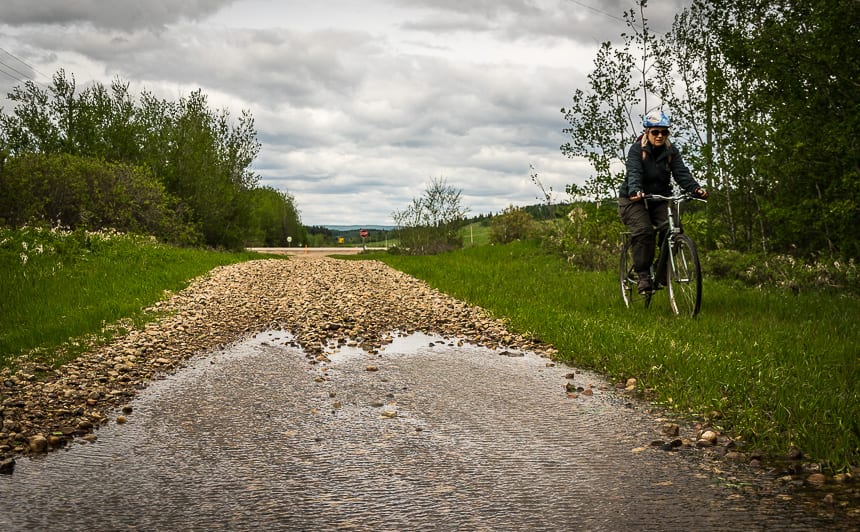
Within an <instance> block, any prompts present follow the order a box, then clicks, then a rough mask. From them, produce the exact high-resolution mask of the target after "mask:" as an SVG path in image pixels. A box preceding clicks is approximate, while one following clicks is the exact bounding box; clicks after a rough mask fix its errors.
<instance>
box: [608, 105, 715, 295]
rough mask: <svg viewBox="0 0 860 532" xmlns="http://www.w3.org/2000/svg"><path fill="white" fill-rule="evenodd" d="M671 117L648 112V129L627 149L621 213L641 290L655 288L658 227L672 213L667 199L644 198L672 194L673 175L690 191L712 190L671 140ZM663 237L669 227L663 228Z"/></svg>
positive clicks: (705, 194)
mask: <svg viewBox="0 0 860 532" xmlns="http://www.w3.org/2000/svg"><path fill="white" fill-rule="evenodd" d="M671 125H672V124H671V120H670V119H669V117H668V116H666V114H665V113H663V112H662V111H652V112H650V113H648V115H647V116H645V120H644V122H643V126H644V127H645V131H644V132H643V133H642V135H641V136H640V137H639V138H638V139H637V140H636V142H634V143H633V145H632V146H630V150H629V151H628V152H627V177H626V179H625V180H624V183H623V184H622V185H621V188H620V189H619V190H618V213H619V214H620V215H621V221H622V222H624V224H625V225H626V226H627V228H628V229H629V230H630V239H631V246H632V254H633V268H634V269H635V270H636V274H637V275H638V277H639V278H638V283H637V289H638V291H639V293H640V294H643V293H647V292H650V291H652V290H653V288H654V285H653V282H652V279H651V263H652V262H653V261H654V251H655V249H656V246H657V240H656V234H657V230H656V229H655V228H663V227H664V226H665V225H666V223H667V220H666V217H667V216H668V214H667V210H666V207H665V205H664V202H662V201H651V200H649V201H648V202H645V201H642V200H643V198H644V197H645V195H646V194H659V195H661V196H671V195H672V183H671V181H670V178H674V180H675V182H676V183H678V185H679V186H680V187H681V189H683V190H684V191H686V192H689V193H691V194H695V195H696V196H698V197H700V198H707V197H708V192H707V191H706V190H705V189H703V188H702V187H701V186H700V185H699V183H698V182H697V181H696V180H695V179H693V176H692V174H690V170H689V169H688V168H687V166H686V165H685V164H684V161H683V160H682V159H681V153H680V152H679V151H678V148H676V147H675V146H674V145H672V143H671V142H669V128H670V127H671ZM660 231H661V232H660V239H661V241H662V238H663V236H664V235H665V232H664V231H665V229H660Z"/></svg>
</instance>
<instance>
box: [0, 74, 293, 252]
mask: <svg viewBox="0 0 860 532" xmlns="http://www.w3.org/2000/svg"><path fill="white" fill-rule="evenodd" d="M8 98H9V99H10V100H11V101H13V102H15V107H14V109H13V111H12V113H11V114H7V113H5V112H4V113H0V188H2V189H3V190H4V192H5V194H9V197H8V198H5V194H4V198H5V200H7V202H9V203H16V202H21V201H23V198H24V197H27V196H26V195H27V194H33V193H35V191H38V190H40V187H43V186H44V185H45V183H46V182H54V183H65V184H66V185H67V187H72V188H76V190H83V189H85V188H86V187H88V186H92V185H93V183H95V182H100V183H104V182H106V180H107V178H106V177H105V175H106V174H105V173H106V172H107V173H108V174H111V175H112V176H113V177H112V179H113V180H114V181H115V182H116V183H117V187H119V188H117V189H116V190H119V189H123V188H125V189H132V188H133V189H135V190H137V189H138V188H139V187H140V184H141V183H142V182H143V181H144V180H146V179H149V180H150V181H151V182H152V183H151V185H152V186H155V185H157V187H156V188H158V187H160V189H159V190H161V195H159V196H158V197H156V196H153V195H150V196H147V198H146V200H145V202H146V203H136V204H130V205H129V207H128V208H129V209H131V210H135V211H137V212H138V214H137V215H135V216H137V217H138V218H139V217H141V216H145V215H146V213H151V212H153V211H152V203H153V202H159V207H158V209H157V210H158V212H160V213H162V214H163V215H165V216H166V214H165V213H167V212H172V213H174V214H173V215H172V216H173V217H174V218H175V219H173V220H172V221H171V222H170V223H169V224H168V225H171V226H173V227H174V229H176V228H178V227H179V226H180V225H181V226H183V227H185V228H186V229H190V230H191V232H192V233H196V235H197V236H196V237H195V238H190V236H189V235H188V234H187V231H184V230H183V231H179V233H178V234H182V235H184V236H183V237H182V238H181V239H180V240H179V242H180V243H189V241H197V242H200V243H205V244H206V245H209V246H212V247H226V248H240V247H242V246H243V245H260V244H262V243H263V242H266V241H280V240H284V239H285V238H286V235H287V234H291V235H292V236H293V237H294V238H297V239H298V238H302V237H303V236H304V235H303V232H302V229H301V225H300V222H299V215H298V211H297V210H296V208H295V205H294V200H293V198H292V197H291V196H289V195H288V194H284V193H280V192H278V191H275V190H273V189H266V188H264V189H259V188H257V183H258V181H259V178H258V176H257V175H256V174H254V172H253V171H252V170H251V164H252V162H253V161H254V159H255V158H256V156H257V154H258V153H259V150H260V143H259V142H258V141H257V137H256V129H255V127H254V119H253V117H252V116H251V115H250V113H248V112H247V111H244V112H242V113H241V114H240V115H239V117H238V118H237V119H236V120H234V119H232V118H231V116H230V114H229V112H227V111H226V110H221V111H217V112H216V111H212V110H211V109H209V107H208V103H207V98H206V96H205V95H204V94H203V92H202V91H200V90H197V91H194V92H192V93H191V94H190V95H189V96H187V97H183V98H180V99H179V100H178V101H167V100H162V99H158V98H156V97H155V96H154V95H152V94H151V93H149V92H146V91H144V92H143V93H142V94H140V96H139V98H138V99H137V100H135V99H134V98H132V96H131V95H130V93H129V84H128V83H124V82H121V81H120V80H118V79H117V80H114V81H113V83H111V85H110V88H107V87H105V86H103V85H101V84H99V83H96V84H94V85H92V86H90V87H87V88H86V89H84V90H82V91H78V90H77V87H76V85H75V80H74V77H69V76H67V75H66V73H65V72H64V71H63V70H59V71H58V72H57V73H56V74H55V75H54V77H53V80H52V84H51V85H50V86H49V87H47V88H42V87H41V86H39V85H36V84H35V83H33V82H27V83H25V84H24V85H22V86H17V87H15V88H14V89H13V90H12V92H11V93H9V96H8ZM58 156H68V157H69V158H67V159H63V160H66V161H74V164H73V165H72V166H73V167H74V168H75V170H74V171H71V170H68V171H67V168H66V167H65V166H64V165H62V164H60V165H58V164H57V161H59V160H61V159H58ZM39 159H42V161H41V163H39V161H38V160H39ZM19 161H20V164H18V163H19ZM28 165H29V166H33V165H36V166H40V167H41V168H42V170H43V171H42V172H41V173H39V174H38V176H41V177H38V176H37V175H33V176H30V177H32V179H34V180H35V179H42V180H43V182H42V183H36V182H32V183H28V182H27V180H28V179H29V178H30V177H28V175H26V174H22V173H21V169H22V168H23V167H24V166H28ZM48 170H50V175H48V173H46V172H47V171H48ZM11 172H17V173H15V174H14V175H13V173H11ZM145 176H148V177H145ZM110 190H111V189H105V188H103V189H102V191H103V195H102V196H99V197H98V198H101V200H103V201H104V202H105V206H104V208H103V209H102V210H104V209H108V208H109V207H108V206H109V205H111V204H121V203H123V201H126V200H128V201H132V202H133V201H135V200H136V197H135V196H132V197H127V198H125V199H124V200H123V199H117V198H113V197H110V195H109V194H108V192H109V191H110ZM151 190H155V188H152V189H151ZM104 194H108V195H107V196H105V195H104ZM67 199H68V200H69V201H72V200H73V199H77V200H79V201H84V200H85V198H83V197H80V196H74V197H71V196H70V197H69V198H67ZM96 200H97V198H86V201H88V202H89V203H88V204H87V205H83V204H78V205H77V206H75V205H72V204H69V205H68V206H67V207H66V208H65V209H66V210H65V211H64V212H71V211H72V210H75V209H78V210H83V211H87V212H93V210H92V209H93V207H92V203H93V202H94V201H96ZM41 204H44V202H39V201H37V202H36V203H35V204H34V205H41ZM52 204H56V198H54V199H53V200H52ZM24 212H25V211H24V210H21V209H18V210H17V211H15V212H14V213H12V212H11V211H3V212H0V217H2V218H3V220H0V221H2V222H3V223H7V224H13V223H14V224H20V223H27V222H31V221H34V220H39V219H43V220H46V221H48V222H51V223H56V222H57V221H60V222H62V223H67V224H70V226H77V225H80V226H85V227H90V228H98V227H93V226H94V224H100V223H106V224H110V223H114V224H116V223H119V222H118V220H116V219H110V217H92V216H90V217H74V216H65V217H61V218H62V219H60V220H58V219H55V218H54V217H53V216H54V214H56V213H55V212H49V211H39V210H38V209H36V208H34V207H30V208H28V210H26V216H27V219H22V218H21V216H22V215H23V214H24ZM162 221H163V219H162ZM162 225H163V224H161V222H156V221H153V222H152V223H149V224H147V223H136V224H128V225H127V227H125V228H122V227H115V228H118V229H127V230H136V229H140V230H145V229H146V228H147V227H149V228H153V227H161V226H162ZM297 228H298V229H297ZM171 235H173V236H171ZM158 236H160V237H162V238H165V239H167V240H170V241H173V238H174V237H175V236H176V234H175V231H173V232H171V231H166V230H164V229H163V227H162V230H161V232H160V233H158Z"/></svg>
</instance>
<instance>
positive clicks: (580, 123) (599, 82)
mask: <svg viewBox="0 0 860 532" xmlns="http://www.w3.org/2000/svg"><path fill="white" fill-rule="evenodd" d="M646 5H647V1H646V0H640V6H639V9H640V15H639V18H640V19H641V22H637V16H636V13H635V11H633V10H630V11H628V12H626V13H625V14H624V19H625V22H626V23H627V27H628V28H630V29H631V31H632V32H633V33H632V34H626V33H625V34H622V37H623V38H624V43H623V45H622V46H621V47H620V48H615V47H613V46H612V43H610V42H604V43H603V44H602V45H601V46H600V49H599V50H598V52H597V57H596V58H595V60H594V66H595V68H594V70H593V71H592V72H591V73H590V74H589V75H588V81H589V85H590V90H589V91H583V90H582V89H577V90H576V91H575V92H574V95H573V99H572V100H573V101H572V104H571V106H570V107H569V108H562V109H561V112H562V113H563V114H564V118H565V120H567V122H568V123H569V124H570V127H568V128H565V129H564V130H563V131H564V132H565V133H568V134H570V136H571V140H570V141H569V142H566V143H565V144H563V145H562V146H561V152H562V153H563V154H564V155H566V156H567V157H571V158H572V157H585V158H586V159H587V160H588V161H589V162H590V163H591V165H592V167H593V168H594V171H595V174H594V175H593V176H591V177H590V178H589V179H588V180H587V181H586V183H585V186H583V187H579V186H577V185H570V186H569V187H568V192H569V193H570V194H571V195H573V196H579V197H589V198H594V199H601V198H609V197H615V195H616V190H617V189H618V186H619V185H620V184H621V182H622V181H623V179H624V175H625V170H624V162H625V160H626V156H627V148H628V147H629V146H630V143H631V142H632V141H633V139H634V138H635V137H636V135H637V133H638V132H639V131H641V129H642V128H641V123H642V121H641V119H640V117H641V116H644V115H645V111H647V108H646V109H643V110H642V112H641V113H639V112H637V111H636V107H637V106H638V105H639V104H640V103H643V102H644V105H645V107H647V105H648V88H649V86H650V85H649V83H648V79H649V75H650V67H651V63H650V62H649V47H650V46H651V39H652V38H651V36H650V34H649V33H648V26H647V20H646V19H645V17H644V9H645V7H646ZM640 25H641V29H639V26H640ZM636 48H638V55H637V52H636V50H635V49H636ZM638 60H641V62H642V65H641V67H639V68H638V70H637V67H636V63H637V61H638ZM636 72H638V74H639V78H636V79H634V74H635V73H636Z"/></svg>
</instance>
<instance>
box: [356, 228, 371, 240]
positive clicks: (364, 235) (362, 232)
mask: <svg viewBox="0 0 860 532" xmlns="http://www.w3.org/2000/svg"><path fill="white" fill-rule="evenodd" d="M358 234H359V236H361V238H367V235H369V234H370V233H368V232H367V229H362V230H361V231H359V232H358Z"/></svg>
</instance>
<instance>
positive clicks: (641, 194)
mask: <svg viewBox="0 0 860 532" xmlns="http://www.w3.org/2000/svg"><path fill="white" fill-rule="evenodd" d="M644 197H645V193H644V192H642V191H641V190H640V191H639V192H637V193H636V194H631V195H630V196H628V198H630V201H639V200H641V199H642V198H644Z"/></svg>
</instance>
